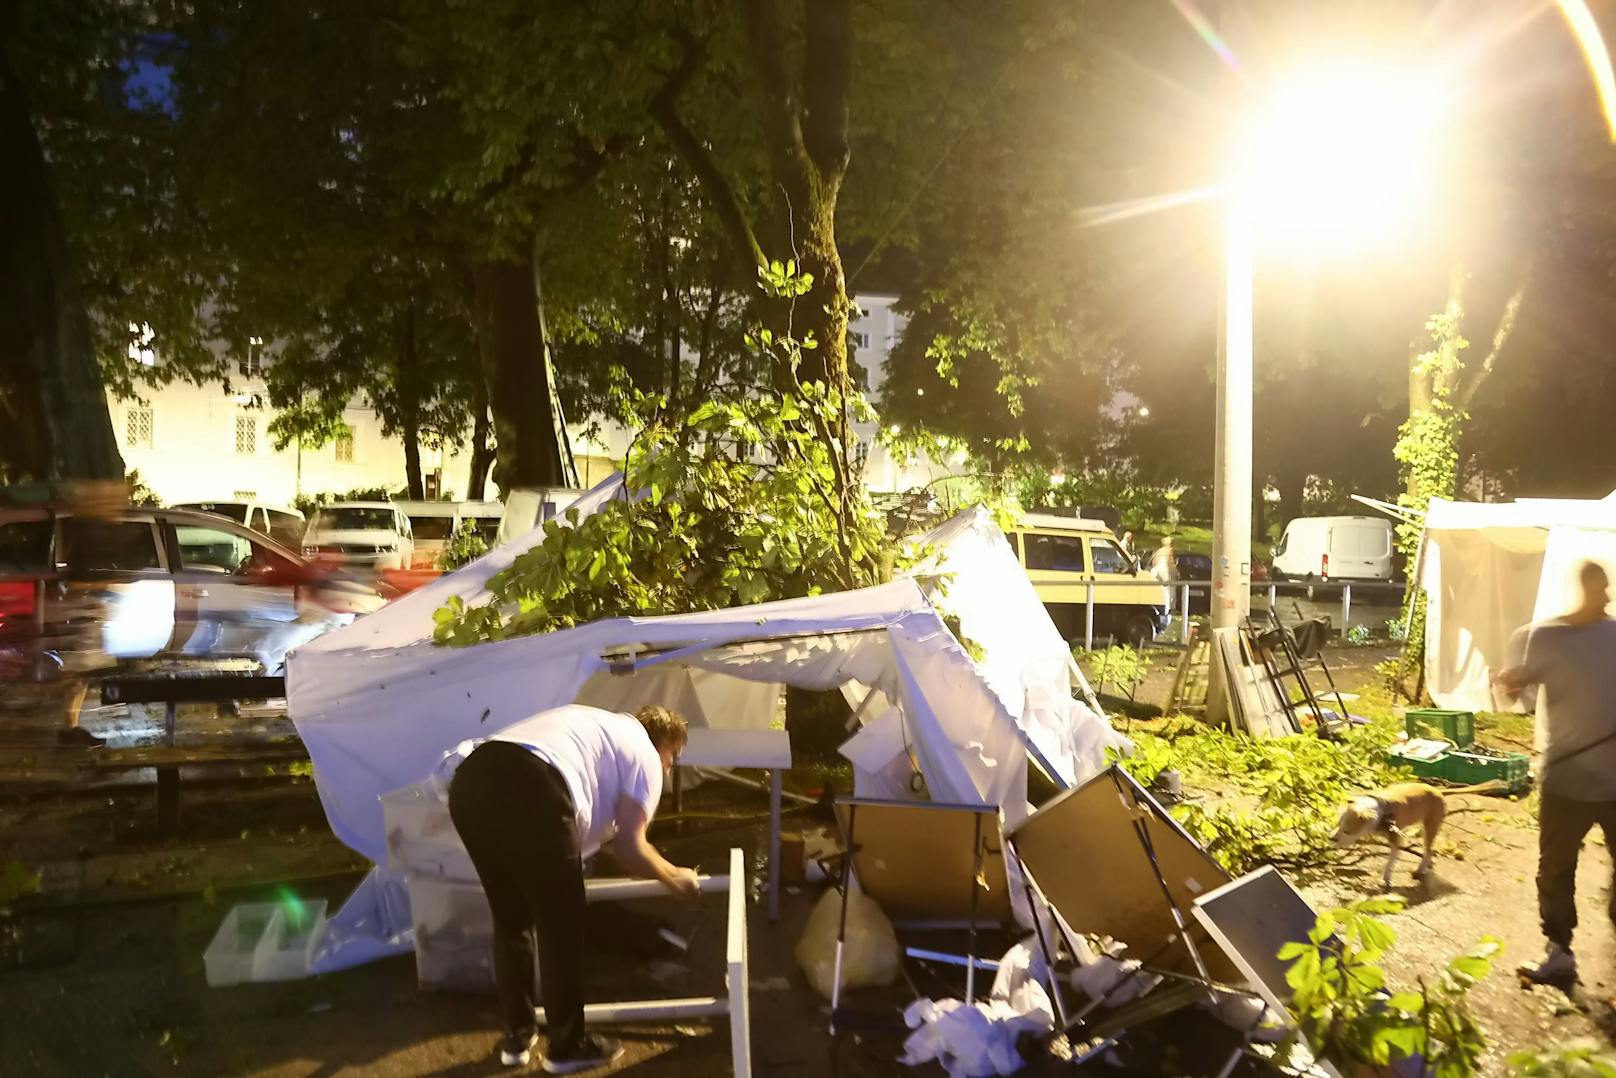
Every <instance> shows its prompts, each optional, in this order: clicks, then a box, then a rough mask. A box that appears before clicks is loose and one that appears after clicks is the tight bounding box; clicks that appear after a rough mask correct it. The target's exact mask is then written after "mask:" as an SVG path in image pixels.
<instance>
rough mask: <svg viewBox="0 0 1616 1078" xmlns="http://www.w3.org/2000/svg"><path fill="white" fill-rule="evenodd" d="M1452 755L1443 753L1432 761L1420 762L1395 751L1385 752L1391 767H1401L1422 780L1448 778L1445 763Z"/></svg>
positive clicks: (1388, 750)
mask: <svg viewBox="0 0 1616 1078" xmlns="http://www.w3.org/2000/svg"><path fill="white" fill-rule="evenodd" d="M1451 755H1453V754H1452V753H1443V754H1442V755H1441V756H1438V757H1437V758H1436V759H1434V760H1421V759H1418V758H1416V757H1413V756H1404V755H1403V754H1402V753H1400V752H1398V751H1397V750H1396V749H1387V750H1386V762H1387V763H1388V764H1391V765H1392V766H1393V767H1401V768H1405V769H1406V770H1409V771H1412V772H1414V774H1415V775H1416V776H1417V777H1419V778H1422V779H1445V778H1447V777H1448V771H1447V761H1448V757H1449V756H1451Z"/></svg>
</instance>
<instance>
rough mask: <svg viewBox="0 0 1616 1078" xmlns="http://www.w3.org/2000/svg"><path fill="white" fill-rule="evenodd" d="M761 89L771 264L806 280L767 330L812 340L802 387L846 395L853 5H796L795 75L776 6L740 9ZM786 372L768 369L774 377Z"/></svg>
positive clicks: (834, 0)
mask: <svg viewBox="0 0 1616 1078" xmlns="http://www.w3.org/2000/svg"><path fill="white" fill-rule="evenodd" d="M746 14H747V29H748V32H749V37H750V41H751V47H752V58H753V61H754V63H755V64H756V66H757V72H758V81H759V85H760V89H761V108H760V110H759V111H760V117H759V118H760V120H761V121H762V125H763V138H764V143H765V144H766V145H767V146H768V149H769V170H770V172H771V173H772V175H773V178H774V181H775V183H774V187H775V191H776V197H777V203H778V204H777V208H776V220H777V221H778V222H779V224H778V225H777V227H776V228H775V229H774V230H773V232H774V235H773V237H772V238H773V242H774V245H775V247H776V250H774V251H771V252H770V256H771V258H773V259H778V260H781V261H783V260H785V259H786V258H788V257H789V258H794V259H796V261H797V266H798V269H799V270H801V271H803V272H806V273H809V274H812V275H813V287H812V288H811V289H810V290H809V291H808V292H807V293H806V294H805V295H803V296H800V297H797V298H795V299H792V300H785V301H779V302H776V303H774V304H771V305H770V307H771V310H772V314H773V318H772V319H771V320H772V321H773V322H774V326H775V331H776V332H782V331H784V330H787V329H789V330H790V332H791V333H792V335H793V336H795V337H797V338H799V339H802V338H807V337H812V338H813V339H814V341H815V342H816V343H817V347H816V348H814V349H813V350H811V351H808V352H805V353H803V357H802V363H803V366H802V370H801V371H799V372H798V375H797V376H798V377H799V378H801V380H802V381H805V382H807V381H819V382H824V383H825V384H826V385H828V386H830V387H831V388H834V389H838V390H843V391H845V390H846V389H847V387H848V383H847V312H848V307H849V302H848V298H847V279H846V276H845V275H844V274H843V272H842V256H841V253H840V252H839V251H838V250H837V248H836V200H837V198H838V196H839V195H840V194H841V188H842V177H843V176H845V175H846V174H847V163H848V159H849V147H848V135H847V128H848V96H849V94H850V92H851V89H852V81H853V15H852V3H851V0H803V3H802V50H801V59H800V60H798V61H796V62H797V63H798V64H800V67H799V70H798V71H796V72H793V71H791V70H790V66H791V64H792V62H793V57H794V54H795V52H796V50H794V49H792V48H790V46H789V45H788V43H787V41H786V39H785V34H784V30H785V20H784V19H783V18H782V14H781V11H780V0H750V2H749V3H748V4H747V5H746ZM789 374H790V372H780V371H777V372H776V378H777V380H778V379H779V378H780V377H781V376H782V375H784V376H787V377H789Z"/></svg>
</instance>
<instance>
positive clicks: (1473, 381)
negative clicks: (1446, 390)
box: [1454, 265, 1532, 412]
mask: <svg viewBox="0 0 1616 1078" xmlns="http://www.w3.org/2000/svg"><path fill="white" fill-rule="evenodd" d="M1531 278H1532V267H1531V266H1530V265H1528V266H1527V267H1526V269H1525V271H1524V272H1522V274H1521V283H1520V284H1519V285H1517V286H1516V287H1515V291H1514V292H1513V293H1511V295H1510V297H1509V300H1508V302H1506V303H1505V304H1504V309H1503V311H1502V312H1501V313H1500V314H1499V316H1498V326H1497V327H1496V328H1495V329H1494V330H1493V344H1492V348H1491V349H1490V350H1489V351H1488V352H1487V358H1486V359H1484V360H1482V361H1481V366H1479V367H1477V368H1475V369H1474V370H1473V371H1471V372H1470V374H1469V377H1467V378H1465V379H1464V382H1463V384H1462V385H1461V386H1460V387H1459V389H1458V391H1457V392H1456V393H1455V394H1454V396H1455V401H1454V404H1455V407H1457V408H1458V409H1459V410H1460V411H1462V412H1468V411H1469V410H1470V405H1471V402H1473V401H1474V400H1475V399H1476V392H1477V391H1478V390H1479V389H1481V384H1482V383H1483V382H1485V381H1486V380H1487V378H1488V376H1489V375H1491V374H1492V373H1493V365H1494V364H1495V363H1496V362H1497V361H1498V353H1499V352H1501V351H1503V350H1504V345H1505V344H1506V343H1508V341H1509V338H1510V334H1512V333H1514V332H1515V319H1516V316H1518V315H1519V314H1520V313H1521V300H1522V299H1523V298H1524V297H1525V296H1526V286H1527V285H1528V284H1529V283H1530V282H1531Z"/></svg>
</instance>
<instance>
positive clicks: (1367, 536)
mask: <svg viewBox="0 0 1616 1078" xmlns="http://www.w3.org/2000/svg"><path fill="white" fill-rule="evenodd" d="M1392 540H1393V535H1392V522H1391V521H1389V520H1387V519H1386V518H1384V517H1297V518H1296V519H1295V520H1293V521H1291V522H1290V523H1289V524H1286V525H1285V532H1284V534H1283V535H1281V536H1280V537H1279V544H1278V545H1277V546H1275V547H1274V557H1273V565H1272V567H1271V573H1272V577H1273V579H1274V580H1275V581H1276V582H1281V581H1296V580H1299V581H1303V582H1305V583H1306V584H1308V586H1309V588H1308V594H1309V596H1310V597H1311V595H1312V593H1313V587H1312V586H1313V585H1314V584H1315V583H1323V582H1327V581H1332V580H1339V581H1351V582H1360V581H1389V580H1391V579H1392V578H1393V576H1394V575H1395V573H1396V567H1395V564H1394V561H1395V559H1394V557H1393V542H1392Z"/></svg>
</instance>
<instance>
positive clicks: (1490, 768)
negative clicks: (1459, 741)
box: [1442, 752, 1531, 793]
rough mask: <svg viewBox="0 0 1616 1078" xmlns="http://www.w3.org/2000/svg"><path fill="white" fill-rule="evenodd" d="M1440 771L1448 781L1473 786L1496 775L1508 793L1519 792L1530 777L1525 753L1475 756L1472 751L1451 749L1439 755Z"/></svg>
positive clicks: (1489, 780) (1528, 762)
mask: <svg viewBox="0 0 1616 1078" xmlns="http://www.w3.org/2000/svg"><path fill="white" fill-rule="evenodd" d="M1442 764H1443V769H1444V770H1443V775H1442V777H1443V778H1445V779H1447V780H1448V781H1449V782H1454V783H1458V784H1459V785H1461V786H1474V785H1475V784H1477V783H1480V782H1491V781H1493V780H1494V779H1497V780H1498V781H1499V782H1502V783H1503V784H1504V789H1505V790H1507V791H1509V792H1510V793H1519V792H1520V791H1521V790H1524V789H1525V788H1526V785H1527V783H1529V782H1530V781H1531V767H1530V759H1529V758H1528V757H1527V756H1526V754H1525V753H1520V752H1511V753H1508V754H1506V755H1504V756H1478V755H1476V754H1475V753H1472V752H1450V753H1448V754H1447V755H1446V756H1444V757H1442Z"/></svg>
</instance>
